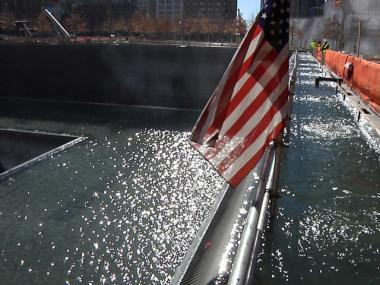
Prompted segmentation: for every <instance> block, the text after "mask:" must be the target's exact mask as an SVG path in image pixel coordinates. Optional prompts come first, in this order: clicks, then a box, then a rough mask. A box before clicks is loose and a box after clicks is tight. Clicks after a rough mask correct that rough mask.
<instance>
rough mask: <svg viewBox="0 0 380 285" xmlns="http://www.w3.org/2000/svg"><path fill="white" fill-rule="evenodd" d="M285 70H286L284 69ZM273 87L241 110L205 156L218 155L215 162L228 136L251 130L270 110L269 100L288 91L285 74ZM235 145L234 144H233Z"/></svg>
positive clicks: (242, 135) (228, 139) (216, 160)
mask: <svg viewBox="0 0 380 285" xmlns="http://www.w3.org/2000/svg"><path fill="white" fill-rule="evenodd" d="M286 72H287V71H286ZM272 87H273V89H274V90H273V89H272V88H271V89H272V90H270V95H269V97H267V96H268V94H269V92H266V91H265V90H263V91H262V92H261V93H262V94H263V95H264V96H262V98H259V97H258V98H257V99H261V100H264V101H262V102H257V101H258V100H255V101H254V102H253V103H251V105H250V106H249V107H248V108H247V109H246V110H245V112H243V114H242V115H241V117H239V118H238V120H237V121H236V122H235V124H234V125H233V126H232V127H231V128H230V129H229V130H228V132H227V133H226V134H225V135H223V136H222V137H221V139H220V140H219V141H218V142H217V143H216V144H215V146H214V148H212V150H213V151H212V152H211V151H210V150H211V149H210V150H209V152H207V153H206V158H207V159H211V158H213V157H214V156H216V155H217V156H218V158H215V159H214V161H215V163H217V162H218V161H220V159H221V157H223V156H224V155H225V153H226V151H223V150H222V149H223V147H225V146H226V144H228V143H229V142H230V138H232V137H234V136H238V137H245V136H247V135H248V133H249V132H250V131H251V129H252V128H254V127H256V126H257V124H258V123H259V122H260V121H261V120H262V119H263V117H264V115H265V114H266V113H267V112H268V111H269V110H270V108H271V107H272V103H271V102H275V101H276V100H277V98H278V97H280V96H287V92H288V78H287V76H283V78H282V81H281V82H280V84H278V85H274V84H272ZM235 147H236V146H235Z"/></svg>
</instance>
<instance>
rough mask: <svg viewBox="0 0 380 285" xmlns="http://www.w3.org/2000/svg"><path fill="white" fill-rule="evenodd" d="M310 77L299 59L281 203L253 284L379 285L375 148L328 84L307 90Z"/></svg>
mask: <svg viewBox="0 0 380 285" xmlns="http://www.w3.org/2000/svg"><path fill="white" fill-rule="evenodd" d="M317 75H319V69H318V66H317V64H316V63H315V62H314V61H313V60H312V59H311V58H310V57H309V56H307V55H306V54H304V55H302V56H301V60H300V63H299V68H298V81H297V85H296V94H295V98H294V100H295V102H294V107H293V118H292V136H291V145H290V147H289V148H288V149H286V150H285V151H284V152H283V154H284V155H283V161H282V167H281V177H280V180H281V181H280V183H281V187H282V196H283V197H282V199H280V200H279V206H280V208H279V213H278V216H277V219H276V220H275V221H274V223H273V226H272V227H271V230H270V231H268V232H267V236H266V240H265V246H264V249H263V252H262V255H261V260H260V270H259V272H258V276H257V282H258V283H257V284H265V285H268V284H310V285H311V284H379V282H380V191H379V190H380V176H379V173H380V155H379V149H380V144H379V143H373V141H372V142H371V141H369V140H368V137H369V136H368V133H367V130H366V129H363V128H362V126H359V125H358V124H357V123H356V122H355V117H353V116H352V114H351V113H350V112H349V110H348V109H347V108H346V107H345V106H344V105H343V102H342V100H341V95H336V94H335V86H334V85H333V84H327V83H323V84H322V85H321V87H320V88H319V89H317V88H315V86H314V79H315V77H316V76H317ZM377 142H378V140H377Z"/></svg>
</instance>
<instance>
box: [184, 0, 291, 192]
mask: <svg viewBox="0 0 380 285" xmlns="http://www.w3.org/2000/svg"><path fill="white" fill-rule="evenodd" d="M288 41H289V0H268V1H267V2H266V4H265V6H264V7H263V9H262V10H261V12H260V13H259V14H258V16H257V18H256V20H255V22H254V23H253V25H252V26H251V28H250V29H249V31H248V32H247V34H246V36H245V37H244V39H243V41H242V42H241V44H240V46H239V48H238V49H237V51H236V53H235V55H234V57H233V59H232V61H231V63H230V65H229V66H228V68H227V70H226V72H225V73H224V75H223V77H222V79H221V81H220V82H219V84H218V86H217V87H216V89H215V91H214V93H213V94H212V96H211V98H210V100H209V101H208V103H207V105H206V107H205V109H204V110H203V112H202V114H201V116H200V117H199V119H198V121H197V123H196V125H195V127H194V129H193V132H192V135H191V138H190V142H191V144H192V145H193V147H195V148H196V149H197V150H198V151H199V152H200V153H201V154H202V155H203V156H204V157H205V158H206V159H207V160H208V161H209V162H210V163H211V164H212V165H213V166H214V168H215V169H216V170H217V171H218V172H219V173H220V174H221V175H222V176H223V177H224V178H225V179H226V180H227V182H229V184H230V185H231V186H232V187H236V186H237V185H238V184H239V183H240V182H241V181H242V180H243V179H244V178H245V176H247V174H248V173H249V172H250V170H252V169H253V168H254V167H255V166H256V164H257V163H258V162H259V161H260V159H261V157H262V156H263V154H264V152H265V149H266V147H267V146H268V144H269V143H270V142H271V141H272V140H274V139H276V138H277V137H278V136H279V135H280V134H281V133H282V130H283V128H284V127H285V125H286V122H287V113H288V95H289V91H288V65H289V63H288V60H289V59H288V57H289V48H288Z"/></svg>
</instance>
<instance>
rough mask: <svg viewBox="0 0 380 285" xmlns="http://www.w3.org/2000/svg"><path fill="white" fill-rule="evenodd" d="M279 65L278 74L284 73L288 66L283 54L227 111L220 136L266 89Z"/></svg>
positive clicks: (286, 58) (285, 55)
mask: <svg viewBox="0 0 380 285" xmlns="http://www.w3.org/2000/svg"><path fill="white" fill-rule="evenodd" d="M279 65H281V68H282V69H281V70H280V72H284V68H286V66H287V65H288V57H287V54H286V53H285V52H284V53H283V54H282V55H280V57H279V58H278V59H277V60H276V61H275V62H274V63H273V64H272V65H271V66H270V67H269V68H268V70H267V72H266V73H265V74H264V75H263V77H262V78H261V79H260V82H259V83H258V84H256V85H255V86H253V87H252V89H251V90H249V92H248V94H247V95H246V96H245V97H244V98H242V100H241V101H240V104H239V105H236V107H235V106H232V107H231V109H229V110H228V111H227V114H228V117H226V119H225V121H224V123H223V127H222V129H221V136H223V135H224V134H225V132H226V131H227V130H229V129H230V128H231V126H232V125H233V124H234V122H235V121H236V120H237V118H239V117H240V116H241V113H242V112H244V111H245V110H246V109H247V108H248V106H249V105H250V104H251V103H252V102H253V101H254V100H255V99H256V98H257V97H258V96H259V95H260V94H261V92H263V90H265V88H267V84H268V82H270V81H271V79H272V78H273V75H272V74H276V70H277V69H278V66H279ZM285 65H286V66H285ZM286 72H287V71H286ZM280 76H283V75H280ZM280 76H277V75H275V76H274V77H275V78H277V77H280ZM280 80H281V78H280ZM268 93H269V92H268ZM232 108H233V110H232Z"/></svg>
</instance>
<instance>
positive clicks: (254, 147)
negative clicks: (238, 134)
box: [217, 104, 288, 180]
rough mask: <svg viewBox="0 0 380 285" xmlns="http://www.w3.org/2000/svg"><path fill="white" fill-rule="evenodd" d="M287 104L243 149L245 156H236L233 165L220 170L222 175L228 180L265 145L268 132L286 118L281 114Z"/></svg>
mask: <svg viewBox="0 0 380 285" xmlns="http://www.w3.org/2000/svg"><path fill="white" fill-rule="evenodd" d="M287 105H288V104H286V105H284V107H283V109H282V110H281V111H278V112H277V113H276V114H275V116H274V117H273V120H272V121H271V124H270V125H269V126H267V128H266V129H265V131H264V132H262V134H261V135H260V136H258V138H257V140H256V141H255V142H254V143H252V144H250V145H249V147H247V148H246V149H245V150H244V154H245V156H240V157H238V159H237V160H235V162H234V164H233V167H229V168H227V169H226V170H224V171H221V172H220V173H222V175H223V177H225V178H226V179H227V180H229V179H231V178H232V177H233V176H235V175H236V174H237V173H238V172H239V171H240V170H241V168H242V167H243V166H244V165H245V164H246V163H248V162H249V160H250V159H251V157H252V156H253V155H254V154H256V153H257V151H258V150H260V148H261V147H262V145H265V142H266V138H267V136H268V134H270V133H271V132H272V130H273V129H274V128H275V127H276V126H277V125H278V124H279V123H280V122H282V121H284V120H285V121H286V118H284V116H283V114H284V112H286V110H287ZM217 169H218V168H217ZM219 171H220V170H219Z"/></svg>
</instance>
